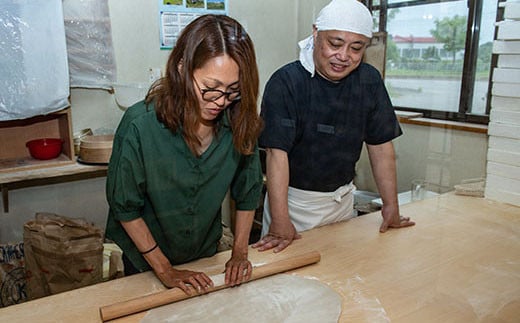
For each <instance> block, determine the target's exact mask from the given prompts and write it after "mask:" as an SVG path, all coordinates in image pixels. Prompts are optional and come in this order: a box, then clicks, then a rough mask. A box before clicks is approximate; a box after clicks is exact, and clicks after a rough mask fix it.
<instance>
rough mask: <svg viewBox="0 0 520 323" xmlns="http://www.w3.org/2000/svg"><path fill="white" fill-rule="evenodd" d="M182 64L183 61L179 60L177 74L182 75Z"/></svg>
mask: <svg viewBox="0 0 520 323" xmlns="http://www.w3.org/2000/svg"><path fill="white" fill-rule="evenodd" d="M182 64H183V60H182V59H181V60H180V61H179V64H177V72H179V74H182Z"/></svg>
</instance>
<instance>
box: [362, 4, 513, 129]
mask: <svg viewBox="0 0 520 323" xmlns="http://www.w3.org/2000/svg"><path fill="white" fill-rule="evenodd" d="M451 1H459V0H412V1H400V2H395V3H390V4H389V3H388V0H367V1H365V5H366V6H367V7H368V8H369V9H370V11H371V12H379V26H378V29H379V30H378V31H379V32H387V28H386V25H387V14H388V11H389V10H390V9H397V8H403V7H408V6H419V5H427V4H435V3H442V2H451ZM505 1H506V0H497V15H496V19H495V21H501V20H502V18H503V15H504V9H503V6H501V5H500V4H501V3H504V2H505ZM374 2H377V3H378V4H374ZM467 3H468V18H467V20H468V22H467V28H466V42H465V49H464V62H463V71H462V80H461V82H462V83H461V90H460V93H459V107H458V111H457V112H452V111H439V110H431V109H419V108H411V107H404V106H395V108H396V109H398V110H402V111H412V112H420V113H422V114H423V116H424V117H426V118H431V119H440V120H449V121H460V122H468V123H478V124H488V123H489V113H490V110H491V89H492V86H493V83H492V80H493V70H494V68H495V67H497V61H498V56H497V55H496V54H492V56H491V62H490V73H489V80H488V81H489V82H488V91H487V101H486V112H485V113H486V114H485V115H481V114H472V113H469V112H468V111H471V108H472V105H473V91H474V86H475V75H476V68H477V54H478V48H479V37H480V28H479V26H480V22H481V19H482V8H483V3H484V0H468V1H467ZM496 34H497V28H496V27H495V30H494V37H493V39H496Z"/></svg>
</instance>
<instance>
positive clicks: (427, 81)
mask: <svg viewBox="0 0 520 323" xmlns="http://www.w3.org/2000/svg"><path fill="white" fill-rule="evenodd" d="M368 2H369V4H368V6H369V8H370V9H371V11H372V13H373V15H374V21H375V23H377V25H378V27H377V28H376V30H378V31H382V32H386V33H387V35H388V38H387V52H386V58H387V60H386V68H385V84H386V86H387V88H388V92H389V94H390V97H391V99H392V102H393V104H394V106H395V107H396V109H399V110H408V111H417V112H422V113H423V114H424V116H426V117H430V118H436V119H445V120H454V121H466V122H474V123H487V122H488V120H489V117H488V116H489V109H490V99H489V98H490V91H491V86H490V85H491V82H490V80H491V77H492V75H491V72H492V70H493V67H494V66H495V65H496V62H495V58H494V57H493V55H492V54H491V52H492V45H493V39H494V34H495V25H494V23H495V22H496V21H500V20H501V17H500V16H501V15H502V13H501V11H500V12H499V11H498V2H503V0H485V1H484V0H474V1H468V0H408V1H406V0H369V1H368ZM497 12H498V14H497Z"/></svg>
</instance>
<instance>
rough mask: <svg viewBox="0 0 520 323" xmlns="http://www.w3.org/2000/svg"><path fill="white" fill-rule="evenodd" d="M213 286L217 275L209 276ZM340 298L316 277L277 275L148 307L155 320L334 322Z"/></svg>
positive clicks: (149, 321) (151, 319) (147, 321)
mask: <svg viewBox="0 0 520 323" xmlns="http://www.w3.org/2000/svg"><path fill="white" fill-rule="evenodd" d="M212 279H213V282H214V283H215V285H216V286H218V285H219V282H218V280H220V279H221V278H220V277H219V278H215V277H212ZM340 314H341V297H340V296H339V294H338V293H336V291H334V290H333V289H332V288H330V287H329V286H327V285H325V284H323V283H321V282H320V281H318V280H314V279H308V278H302V277H298V276H294V275H288V274H278V275H274V276H270V277H266V278H262V279H259V280H255V281H252V282H249V283H246V284H242V285H240V286H238V287H232V288H226V289H222V290H220V291H217V292H214V293H210V294H207V295H202V296H199V297H194V298H190V299H187V300H184V301H181V302H176V303H172V304H168V305H164V306H161V307H158V308H154V309H151V310H150V311H149V312H148V313H147V314H146V315H145V317H144V318H143V319H142V320H141V322H143V323H152V322H153V323H157V322H190V323H192V322H226V323H227V322H266V323H272V322H285V323H293V322H294V323H296V322H298V323H301V322H319V323H328V322H338V319H339V315H340Z"/></svg>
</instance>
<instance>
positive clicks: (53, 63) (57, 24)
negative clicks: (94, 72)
mask: <svg viewBox="0 0 520 323" xmlns="http://www.w3.org/2000/svg"><path fill="white" fill-rule="evenodd" d="M0 53H2V54H1V55H2V56H1V59H0V121H5V120H16V119H25V118H29V117H33V116H36V115H40V114H47V113H50V112H54V111H58V110H61V109H63V108H65V107H67V106H68V105H69V102H68V97H69V73H68V67H67V49H66V42H65V29H64V26H63V11H62V2H61V0H47V1H30V0H2V1H0Z"/></svg>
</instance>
